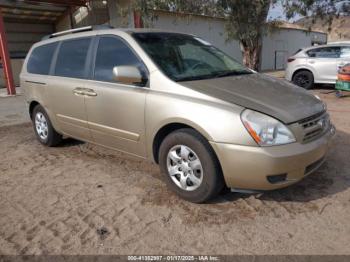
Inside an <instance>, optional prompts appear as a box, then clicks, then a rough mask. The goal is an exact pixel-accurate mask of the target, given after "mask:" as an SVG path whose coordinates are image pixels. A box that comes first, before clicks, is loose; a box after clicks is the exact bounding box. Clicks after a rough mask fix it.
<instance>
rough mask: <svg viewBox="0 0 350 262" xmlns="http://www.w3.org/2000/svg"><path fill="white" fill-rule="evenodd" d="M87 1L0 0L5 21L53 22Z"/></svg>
mask: <svg viewBox="0 0 350 262" xmlns="http://www.w3.org/2000/svg"><path fill="white" fill-rule="evenodd" d="M86 2H87V1H86V0H73V1H63V0H15V1H13V0H12V1H11V0H0V8H1V11H2V14H3V17H4V20H5V22H6V21H7V22H18V23H47V24H52V23H54V22H55V21H56V20H58V19H59V18H60V17H61V16H63V15H64V14H65V12H66V11H67V10H68V9H69V8H71V7H79V6H85V5H86Z"/></svg>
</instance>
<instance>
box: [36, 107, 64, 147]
mask: <svg viewBox="0 0 350 262" xmlns="http://www.w3.org/2000/svg"><path fill="white" fill-rule="evenodd" d="M32 122H33V127H34V132H35V135H36V137H37V139H38V140H39V142H40V143H42V144H44V145H46V146H56V145H58V144H59V143H60V142H61V141H62V135H60V134H59V133H57V132H56V130H55V129H54V128H53V126H52V124H51V121H50V118H49V116H48V115H47V113H46V111H45V109H44V108H43V107H42V106H41V105H37V106H36V107H35V108H34V110H33V114H32Z"/></svg>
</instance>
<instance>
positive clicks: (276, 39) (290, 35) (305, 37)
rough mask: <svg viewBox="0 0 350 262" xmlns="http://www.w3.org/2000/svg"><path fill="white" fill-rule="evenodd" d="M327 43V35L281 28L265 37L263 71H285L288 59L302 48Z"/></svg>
mask: <svg viewBox="0 0 350 262" xmlns="http://www.w3.org/2000/svg"><path fill="white" fill-rule="evenodd" d="M315 43H318V44H323V43H327V34H324V33H317V32H307V31H302V30H296V29H287V28H279V29H278V30H275V31H273V32H272V33H269V34H267V35H265V36H264V38H263V49H262V57H261V59H262V64H261V70H279V69H284V68H285V66H286V61H287V59H288V57H290V56H291V55H293V54H294V53H295V52H296V51H298V50H299V49H300V48H304V47H309V46H311V45H313V44H315Z"/></svg>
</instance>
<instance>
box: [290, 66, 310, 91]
mask: <svg viewBox="0 0 350 262" xmlns="http://www.w3.org/2000/svg"><path fill="white" fill-rule="evenodd" d="M292 82H293V84H295V85H297V86H300V87H302V88H305V89H311V88H312V87H313V86H314V75H313V74H312V73H311V72H310V71H307V70H302V71H299V72H297V73H296V74H295V75H294V76H293V79H292Z"/></svg>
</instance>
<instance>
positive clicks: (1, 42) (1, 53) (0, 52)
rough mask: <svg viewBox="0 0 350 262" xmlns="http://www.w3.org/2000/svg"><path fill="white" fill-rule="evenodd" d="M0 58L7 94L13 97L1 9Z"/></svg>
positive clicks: (14, 89) (11, 76) (13, 86)
mask: <svg viewBox="0 0 350 262" xmlns="http://www.w3.org/2000/svg"><path fill="white" fill-rule="evenodd" d="M0 58H1V64H2V67H3V69H4V75H5V83H6V88H7V94H8V95H15V94H16V87H15V83H14V81H13V74H12V68H11V62H10V55H9V51H8V48H7V40H6V32H5V25H4V19H3V17H2V13H1V9H0Z"/></svg>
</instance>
